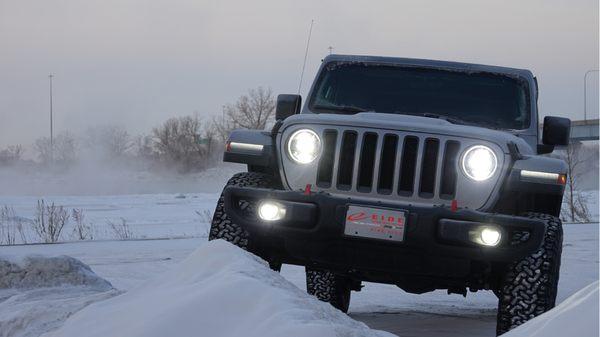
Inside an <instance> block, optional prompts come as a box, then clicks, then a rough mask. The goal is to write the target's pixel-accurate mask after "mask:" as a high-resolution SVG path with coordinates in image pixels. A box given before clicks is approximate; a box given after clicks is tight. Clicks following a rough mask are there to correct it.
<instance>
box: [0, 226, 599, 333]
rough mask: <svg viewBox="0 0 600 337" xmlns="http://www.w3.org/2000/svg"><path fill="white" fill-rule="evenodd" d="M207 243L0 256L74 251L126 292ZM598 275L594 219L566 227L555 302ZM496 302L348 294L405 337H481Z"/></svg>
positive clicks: (355, 310) (293, 270)
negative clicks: (591, 221)
mask: <svg viewBox="0 0 600 337" xmlns="http://www.w3.org/2000/svg"><path fill="white" fill-rule="evenodd" d="M206 242H207V241H206V238H187V239H175V240H144V241H103V242H93V241H92V242H75V243H65V244H56V245H33V246H12V247H0V255H3V256H11V258H12V259H18V258H20V257H23V256H26V255H29V254H42V255H46V256H56V255H69V256H73V257H75V258H77V259H80V260H82V261H83V262H84V263H86V264H88V265H90V267H91V268H92V269H93V270H94V271H95V272H96V273H97V274H98V275H99V276H101V277H102V278H104V279H106V280H108V281H109V282H110V283H112V285H113V286H114V287H115V288H116V289H119V290H122V291H127V290H129V289H133V288H135V287H136V286H139V285H140V284H142V283H143V282H144V281H146V280H148V279H151V278H154V277H157V276H159V275H162V274H165V273H166V272H167V271H169V270H170V269H171V268H173V266H174V265H175V264H176V263H178V262H180V261H182V260H183V259H184V258H185V257H187V256H188V255H189V254H191V253H192V252H193V251H194V250H195V249H196V248H198V247H201V246H202V245H204V244H206ZM282 275H283V276H284V277H285V278H286V279H287V280H289V281H290V282H292V283H293V284H295V285H296V286H298V288H300V289H304V288H305V281H304V272H303V269H302V268H300V267H296V266H284V268H283V270H282ZM597 280H598V224H582V225H565V241H564V253H563V262H562V269H561V279H560V284H559V293H558V301H559V302H562V301H564V300H565V299H566V298H567V297H569V296H570V295H572V294H574V293H576V292H577V291H578V290H579V289H582V288H584V287H586V286H587V285H589V284H590V283H592V282H594V281H597ZM9 300H10V299H9ZM9 300H6V299H5V300H4V301H3V302H0V312H2V310H5V311H6V310H7V308H6V306H7V305H9V303H10V302H9ZM596 301H597V298H596ZM596 303H597V302H596ZM495 308H496V298H495V296H494V295H493V294H491V293H488V292H478V293H475V294H468V295H467V298H463V297H462V296H459V295H446V294H445V292H443V291H437V292H433V293H429V294H424V295H411V294H407V293H405V292H403V291H401V290H400V289H398V288H396V287H394V286H390V285H380V284H371V283H368V284H366V287H365V288H364V289H363V291H361V292H359V293H353V298H352V304H351V306H350V316H351V317H353V318H355V319H357V320H359V321H362V322H365V323H366V324H367V325H369V326H370V327H372V328H375V329H381V330H386V331H389V332H392V333H395V334H397V335H398V336H402V337H408V336H420V337H422V336H428V337H437V336H446V337H448V336H465V337H468V336H478V337H480V336H493V335H494V329H495V314H496V312H495ZM0 336H1V334H0Z"/></svg>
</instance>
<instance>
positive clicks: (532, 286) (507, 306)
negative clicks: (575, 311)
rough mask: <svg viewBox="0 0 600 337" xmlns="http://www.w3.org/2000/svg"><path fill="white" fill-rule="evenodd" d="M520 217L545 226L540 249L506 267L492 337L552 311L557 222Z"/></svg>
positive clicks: (558, 249)
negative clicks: (542, 222)
mask: <svg viewBox="0 0 600 337" xmlns="http://www.w3.org/2000/svg"><path fill="white" fill-rule="evenodd" d="M523 216H526V217H529V218H532V219H538V220H542V221H544V222H545V223H546V226H547V227H546V228H547V229H546V234H545V236H544V239H543V241H542V245H541V247H540V248H539V249H538V250H537V251H536V252H535V253H533V254H531V255H529V256H527V257H525V258H524V259H522V260H520V261H517V262H515V263H513V264H512V265H510V266H509V268H508V269H507V273H506V274H505V276H504V280H503V282H502V285H501V287H500V289H498V290H497V293H498V295H499V296H498V298H499V301H498V321H497V325H496V334H497V335H501V334H503V333H505V332H507V331H509V330H511V329H514V328H515V327H517V326H519V325H521V324H523V323H525V322H527V321H528V320H530V319H532V318H534V317H536V316H538V315H541V314H543V313H544V312H546V311H548V310H550V309H552V308H554V305H555V302H556V291H557V287H558V276H559V272H560V258H561V254H562V240H563V229H562V222H561V221H560V219H559V218H557V217H555V216H552V215H548V214H542V213H525V214H523Z"/></svg>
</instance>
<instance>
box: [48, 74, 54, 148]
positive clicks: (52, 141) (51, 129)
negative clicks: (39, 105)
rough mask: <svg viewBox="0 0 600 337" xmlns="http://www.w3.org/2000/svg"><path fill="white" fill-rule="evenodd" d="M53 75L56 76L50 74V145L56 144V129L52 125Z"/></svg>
mask: <svg viewBox="0 0 600 337" xmlns="http://www.w3.org/2000/svg"><path fill="white" fill-rule="evenodd" d="M52 77H54V75H52V74H50V75H48V78H49V79H50V145H51V146H52V145H54V130H53V126H52Z"/></svg>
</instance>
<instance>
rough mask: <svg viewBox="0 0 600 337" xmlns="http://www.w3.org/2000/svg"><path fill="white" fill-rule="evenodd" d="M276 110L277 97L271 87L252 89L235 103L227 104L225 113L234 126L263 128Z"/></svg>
mask: <svg viewBox="0 0 600 337" xmlns="http://www.w3.org/2000/svg"><path fill="white" fill-rule="evenodd" d="M274 112H275V98H274V97H273V92H272V91H271V89H270V88H267V89H265V88H263V87H258V88H256V89H250V90H249V91H248V94H247V95H242V96H240V98H238V100H237V102H236V103H235V104H233V105H227V106H225V113H226V114H227V116H228V117H229V119H230V120H231V121H232V122H233V126H234V127H236V128H237V127H239V128H245V129H258V130H263V129H264V128H265V126H266V124H267V121H269V119H270V118H271V117H272V116H273V114H274Z"/></svg>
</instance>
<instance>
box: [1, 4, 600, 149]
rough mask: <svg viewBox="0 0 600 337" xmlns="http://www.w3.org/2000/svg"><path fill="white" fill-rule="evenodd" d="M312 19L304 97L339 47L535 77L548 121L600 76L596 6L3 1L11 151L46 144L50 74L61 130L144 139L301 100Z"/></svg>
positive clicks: (567, 112)
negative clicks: (278, 97) (257, 97)
mask: <svg viewBox="0 0 600 337" xmlns="http://www.w3.org/2000/svg"><path fill="white" fill-rule="evenodd" d="M311 19H314V20H315V24H314V29H313V35H312V41H311V46H310V53H309V60H308V65H307V70H306V76H305V82H304V85H303V87H304V88H305V89H306V88H308V86H309V85H310V82H311V81H312V79H313V77H314V75H315V71H316V69H317V67H318V66H319V63H320V60H321V59H322V57H323V56H325V55H326V54H327V53H328V50H327V47H329V46H333V47H334V52H336V53H343V54H370V55H387V56H403V57H416V58H430V59H442V60H456V61H466V62H476V63H483V64H494V65H503V66H511V67H521V68H529V69H531V70H532V71H533V72H534V73H535V74H536V75H537V76H538V79H539V83H540V87H541V91H540V99H541V104H540V105H541V111H542V114H543V115H549V114H553V115H561V116H568V117H571V118H577V119H580V118H582V117H583V75H584V73H585V72H586V71H587V70H588V69H598V40H599V37H598V1H597V0H527V1H523V0H510V1H507V0H489V1H482V0H454V1H443V0H438V1H432V0H410V1H408V0H405V1H399V0H390V1H377V0H370V1H359V0H345V1H328V0H295V1H284V0H267V1H258V0H253V1H244V0H238V1H227V0H225V1H224V0H214V1H206V0H190V1H185V0H169V1H167V0H161V1H158V0H89V1H81V0H73V1H67V0H61V1H55V0H39V1H29V0H0V117H1V118H0V146H3V145H7V144H16V143H22V144H25V145H27V144H30V143H31V142H32V141H33V140H34V139H35V138H37V137H40V136H46V135H48V109H49V103H48V74H49V73H52V74H54V75H55V77H54V103H55V104H54V109H55V117H56V119H55V129H56V130H57V132H60V131H64V130H69V131H72V132H75V133H78V132H82V131H83V130H85V129H86V128H87V127H88V126H92V125H95V124H120V125H123V126H125V127H127V128H128V129H130V130H131V131H132V132H133V133H139V132H147V131H148V130H149V129H150V128H151V127H153V126H155V125H157V124H159V123H161V122H162V121H163V120H165V119H167V118H169V117H172V116H177V115H186V114H192V113H194V112H198V113H199V114H200V115H201V116H210V115H213V114H219V113H220V111H221V106H222V105H223V104H226V103H229V102H233V101H235V99H236V98H237V97H238V96H239V95H241V94H243V93H244V92H246V90H247V89H248V88H252V87H256V86H260V85H262V86H269V87H271V88H272V89H273V91H274V92H275V93H294V92H295V91H296V90H297V87H298V80H299V77H300V70H301V68H302V58H303V56H304V48H305V43H306V38H307V33H308V28H309V25H310V20H311ZM588 80H589V82H588V89H589V95H588V97H589V101H588V112H589V114H590V115H592V114H595V116H596V118H597V116H598V80H597V73H594V74H592V76H590V77H589V78H588ZM303 92H304V93H305V90H303Z"/></svg>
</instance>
